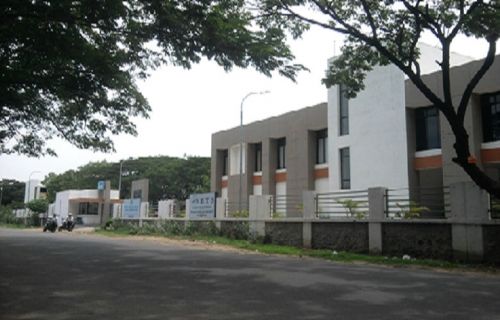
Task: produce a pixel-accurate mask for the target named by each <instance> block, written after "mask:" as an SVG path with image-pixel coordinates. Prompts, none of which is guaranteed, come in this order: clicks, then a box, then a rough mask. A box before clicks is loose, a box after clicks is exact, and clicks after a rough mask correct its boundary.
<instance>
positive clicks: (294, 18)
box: [258, 0, 500, 197]
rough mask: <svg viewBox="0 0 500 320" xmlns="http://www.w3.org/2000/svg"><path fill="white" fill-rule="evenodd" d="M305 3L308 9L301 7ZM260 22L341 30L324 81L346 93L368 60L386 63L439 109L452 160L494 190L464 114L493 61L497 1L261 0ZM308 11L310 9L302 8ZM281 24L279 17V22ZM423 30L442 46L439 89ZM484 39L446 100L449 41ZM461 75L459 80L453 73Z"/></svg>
mask: <svg viewBox="0 0 500 320" xmlns="http://www.w3.org/2000/svg"><path fill="white" fill-rule="evenodd" d="M304 7H308V8H309V9H312V10H309V11H308V10H304ZM259 8H260V12H259V14H258V15H259V16H260V17H263V18H261V20H262V21H269V20H271V21H273V22H274V23H275V24H277V25H280V26H282V27H283V28H286V27H287V23H284V24H283V23H281V22H283V21H287V22H288V21H289V22H293V23H295V24H296V23H297V22H303V23H305V24H307V25H316V26H320V27H323V28H325V29H329V30H332V31H334V32H338V33H341V34H343V35H345V36H346V41H345V44H344V47H343V49H342V54H341V55H340V56H339V57H338V59H336V60H335V61H334V62H333V63H332V64H331V65H330V67H329V70H328V76H327V78H326V79H324V83H325V84H326V85H328V86H331V85H335V84H340V83H342V84H345V85H347V87H348V88H349V90H348V94H349V96H350V97H353V96H355V95H356V93H357V92H359V91H360V90H362V89H363V79H364V78H365V75H366V73H367V72H368V71H370V70H371V69H372V68H373V66H375V65H377V64H378V65H387V64H389V63H392V64H394V65H396V66H397V67H398V68H399V69H401V70H402V71H403V72H404V74H406V76H408V78H409V79H410V80H411V81H412V82H413V84H414V85H415V86H416V87H417V88H418V89H419V90H420V91H421V92H422V93H423V94H424V95H425V97H426V98H427V99H428V100H429V101H430V102H431V103H432V104H434V105H435V106H436V107H437V108H438V109H439V110H440V111H441V113H442V114H443V115H444V117H445V118H446V120H447V121H448V123H449V124H450V126H451V129H452V131H453V134H454V136H455V144H454V148H455V152H456V157H455V158H454V159H453V161H454V162H455V163H456V164H458V165H459V166H460V167H462V168H463V170H464V171H465V172H466V173H467V174H468V175H469V176H470V177H471V179H472V180H473V181H474V182H475V183H476V184H477V185H478V186H480V187H481V188H483V189H485V190H487V191H488V192H489V193H491V194H494V195H495V196H497V197H500V182H499V181H494V180H493V179H491V178H489V177H488V176H487V175H486V174H485V173H484V172H483V171H482V170H481V169H480V168H479V167H478V165H477V164H476V163H475V162H474V161H472V160H471V159H472V158H471V156H472V155H471V152H470V147H469V134H468V133H467V130H466V128H465V126H464V118H465V114H466V111H467V106H468V104H469V100H470V99H471V96H472V93H473V91H474V88H475V87H476V85H477V84H478V82H479V81H480V80H481V78H482V77H483V76H484V75H485V74H486V72H487V71H488V69H489V68H490V67H491V65H492V64H493V61H494V59H495V52H496V43H497V40H498V38H499V34H500V3H499V2H498V1H496V0H492V1H481V0H477V1H468V0H442V1H435V0H426V1H424V0H386V1H375V0H355V1H351V0H336V1H331V0H265V1H262V2H260V5H259ZM310 12H314V13H315V14H312V15H311V14H309V13H310ZM280 23H281V24H280ZM424 33H426V34H429V35H432V36H434V37H435V38H436V39H437V40H438V41H439V43H440V46H441V49H442V57H441V61H439V66H440V68H441V71H442V94H440V93H439V92H434V91H433V90H432V89H431V88H429V87H428V86H427V85H426V83H425V82H424V81H423V79H422V76H421V72H420V65H419V63H418V58H419V50H418V48H417V42H418V41H419V39H420V38H421V37H422V35H423V34H424ZM459 34H461V35H465V36H467V37H473V38H479V39H484V41H486V42H487V44H488V52H487V53H486V56H485V59H484V60H483V62H482V63H481V64H480V66H479V68H478V69H477V70H476V71H475V73H474V75H473V76H472V77H471V78H470V79H468V83H467V85H466V86H465V87H464V90H463V93H462V96H461V99H460V101H458V103H457V102H455V101H453V100H452V94H451V89H450V88H451V87H452V85H451V82H452V81H451V77H450V47H451V45H452V43H453V41H454V40H455V39H456V38H457V36H458V35H459ZM460 81H462V79H460Z"/></svg>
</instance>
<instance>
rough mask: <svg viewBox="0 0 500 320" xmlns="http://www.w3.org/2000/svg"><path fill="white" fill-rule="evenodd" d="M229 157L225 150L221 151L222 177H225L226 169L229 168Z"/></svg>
mask: <svg viewBox="0 0 500 320" xmlns="http://www.w3.org/2000/svg"><path fill="white" fill-rule="evenodd" d="M228 161H229V157H228V152H227V150H223V151H222V175H223V176H227V172H228V171H227V169H228V167H229V162H228Z"/></svg>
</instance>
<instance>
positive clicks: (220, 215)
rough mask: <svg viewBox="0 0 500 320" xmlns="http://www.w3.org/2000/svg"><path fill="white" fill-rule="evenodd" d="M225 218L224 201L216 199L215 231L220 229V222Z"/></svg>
mask: <svg viewBox="0 0 500 320" xmlns="http://www.w3.org/2000/svg"><path fill="white" fill-rule="evenodd" d="M225 217H226V199H224V198H217V199H216V200H215V226H216V227H217V229H219V231H220V229H221V227H222V222H221V220H222V219H224V218H225Z"/></svg>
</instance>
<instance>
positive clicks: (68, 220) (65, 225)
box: [59, 215, 76, 232]
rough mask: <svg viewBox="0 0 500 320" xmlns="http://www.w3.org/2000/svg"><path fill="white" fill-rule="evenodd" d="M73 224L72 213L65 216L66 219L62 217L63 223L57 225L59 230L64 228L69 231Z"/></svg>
mask: <svg viewBox="0 0 500 320" xmlns="http://www.w3.org/2000/svg"><path fill="white" fill-rule="evenodd" d="M75 224H76V223H75V219H73V216H72V215H69V216H68V217H66V219H64V221H63V223H62V224H61V226H60V227H59V231H62V230H63V229H64V230H68V231H69V232H71V231H73V229H74V228H75Z"/></svg>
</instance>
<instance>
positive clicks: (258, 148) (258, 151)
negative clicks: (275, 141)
mask: <svg viewBox="0 0 500 320" xmlns="http://www.w3.org/2000/svg"><path fill="white" fill-rule="evenodd" d="M254 146H255V149H254V150H255V153H254V155H255V159H254V160H255V167H254V172H260V171H262V143H256V144H254Z"/></svg>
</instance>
